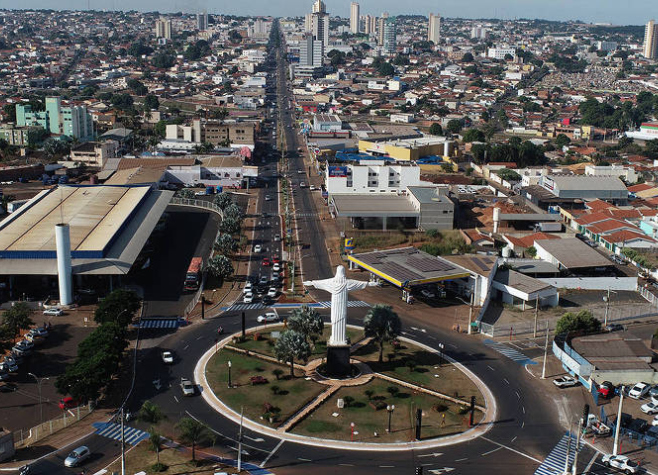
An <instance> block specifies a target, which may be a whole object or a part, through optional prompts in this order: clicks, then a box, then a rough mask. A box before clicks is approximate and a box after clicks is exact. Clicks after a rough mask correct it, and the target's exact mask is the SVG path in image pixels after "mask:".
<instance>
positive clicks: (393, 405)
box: [386, 404, 395, 434]
mask: <svg viewBox="0 0 658 475" xmlns="http://www.w3.org/2000/svg"><path fill="white" fill-rule="evenodd" d="M386 410H387V411H388V429H387V432H388V433H389V434H390V433H391V416H392V415H393V411H394V410H395V404H389V405H388V406H386Z"/></svg>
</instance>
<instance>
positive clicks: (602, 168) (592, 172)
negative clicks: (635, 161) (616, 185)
mask: <svg viewBox="0 0 658 475" xmlns="http://www.w3.org/2000/svg"><path fill="white" fill-rule="evenodd" d="M585 175H588V176H616V177H619V178H622V179H623V180H624V181H625V182H626V183H636V182H637V180H638V176H637V172H636V171H635V169H634V168H632V167H627V166H624V165H616V164H612V165H587V166H586V167H585Z"/></svg>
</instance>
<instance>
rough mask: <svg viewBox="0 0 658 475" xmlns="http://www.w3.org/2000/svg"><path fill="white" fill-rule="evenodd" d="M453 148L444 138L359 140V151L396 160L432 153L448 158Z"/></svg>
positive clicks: (416, 157) (421, 156) (411, 158)
mask: <svg viewBox="0 0 658 475" xmlns="http://www.w3.org/2000/svg"><path fill="white" fill-rule="evenodd" d="M454 150H455V144H454V143H452V142H449V141H447V140H446V139H445V138H434V137H421V138H417V139H406V140H392V141H387V142H372V141H368V140H359V152H361V153H368V154H371V155H379V156H389V157H391V158H394V159H396V160H407V161H409V160H418V159H419V158H423V157H429V156H432V155H435V156H440V157H446V158H449V157H450V155H451V152H453V151H454Z"/></svg>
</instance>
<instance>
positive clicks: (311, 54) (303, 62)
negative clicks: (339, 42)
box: [299, 33, 324, 68]
mask: <svg viewBox="0 0 658 475" xmlns="http://www.w3.org/2000/svg"><path fill="white" fill-rule="evenodd" d="M323 60H324V45H323V44H322V41H321V40H316V39H315V38H314V36H313V35H312V34H311V33H307V34H305V35H304V39H302V41H301V42H300V43H299V66H304V67H313V68H319V67H322V64H323Z"/></svg>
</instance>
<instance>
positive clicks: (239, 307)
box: [228, 303, 265, 312]
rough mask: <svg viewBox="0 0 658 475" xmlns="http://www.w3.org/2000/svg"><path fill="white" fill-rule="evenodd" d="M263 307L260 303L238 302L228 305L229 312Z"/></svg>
mask: <svg viewBox="0 0 658 475" xmlns="http://www.w3.org/2000/svg"><path fill="white" fill-rule="evenodd" d="M263 308H265V305H263V304H262V303H238V304H235V305H233V306H231V307H229V309H228V310H229V312H239V311H241V310H261V309H263Z"/></svg>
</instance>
